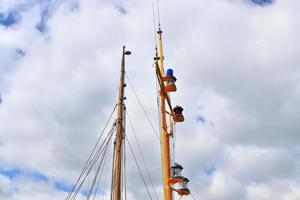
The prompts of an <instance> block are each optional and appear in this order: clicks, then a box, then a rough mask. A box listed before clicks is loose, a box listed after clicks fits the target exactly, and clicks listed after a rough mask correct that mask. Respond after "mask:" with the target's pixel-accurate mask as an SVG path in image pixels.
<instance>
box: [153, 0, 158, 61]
mask: <svg viewBox="0 0 300 200" xmlns="http://www.w3.org/2000/svg"><path fill="white" fill-rule="evenodd" d="M152 14H153V33H154V41H155V57H154V60H157V58H158V50H157V37H156V21H155V10H154V4H153V2H152Z"/></svg>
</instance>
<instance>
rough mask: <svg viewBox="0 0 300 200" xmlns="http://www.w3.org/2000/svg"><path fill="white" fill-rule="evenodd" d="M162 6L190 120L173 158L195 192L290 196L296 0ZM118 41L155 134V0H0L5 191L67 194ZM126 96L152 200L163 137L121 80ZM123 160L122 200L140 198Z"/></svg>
mask: <svg viewBox="0 0 300 200" xmlns="http://www.w3.org/2000/svg"><path fill="white" fill-rule="evenodd" d="M159 5H160V11H161V13H160V17H161V23H162V29H163V31H164V35H163V36H164V48H165V49H164V50H165V65H166V67H171V68H173V69H174V73H175V76H176V77H177V89H178V91H177V93H176V94H172V99H173V104H174V105H181V106H182V107H183V108H184V115H185V118H186V120H185V122H184V123H182V124H179V125H177V127H176V151H175V156H174V157H175V160H176V162H178V163H180V164H181V165H182V166H183V167H184V170H183V173H184V175H185V176H186V177H188V178H189V179H190V183H189V186H190V189H191V192H192V193H193V196H194V199H197V200H225V199H230V200H271V199H272V200H274V199H276V200H299V199H300V189H299V188H300V123H299V119H300V106H299V105H300V103H299V102H300V68H299V66H300V59H299V55H300V39H299V35H300V13H299V9H300V1H298V0H275V1H273V0H188V1H176V2H175V1H171V0H160V2H159ZM123 45H126V46H127V48H128V49H130V50H131V51H132V55H131V56H129V57H127V70H126V71H127V75H128V77H129V78H130V82H131V83H132V85H133V86H134V88H135V90H136V93H137V94H138V96H139V97H140V99H141V101H142V103H143V105H144V107H145V110H146V111H147V113H148V115H149V118H150V120H151V121H152V123H153V124H154V126H155V128H156V129H157V130H158V117H157V103H156V84H155V74H154V69H153V67H152V63H153V60H152V59H153V55H154V47H155V40H154V33H153V17H152V1H146V0H144V1H141V0H124V1H121V0H85V1H83V0H82V1H78V0H0V199H1V200H2V199H3V200H8V199H9V200H29V199H30V200H48V199H49V200H50V199H51V200H60V199H65V197H66V195H67V193H68V192H69V190H70V186H71V185H72V184H73V183H74V182H75V180H76V178H77V177H78V175H79V173H80V171H81V169H82V167H83V164H84V162H85V160H86V159H87V157H88V155H89V152H90V151H91V149H92V147H93V145H94V143H95V140H96V139H97V137H98V135H99V132H100V131H101V129H102V128H103V127H104V124H105V122H106V121H107V119H108V116H109V114H110V113H111V110H112V109H113V107H114V106H115V104H116V102H117V95H118V79H119V67H120V57H121V49H122V46H123ZM126 96H127V100H126V103H127V110H128V114H129V116H130V117H131V120H132V123H133V126H134V129H135V132H136V134H137V137H138V139H139V141H140V143H141V146H142V150H143V152H144V154H145V158H146V162H147V164H148V167H149V169H150V171H151V175H152V177H153V182H154V185H155V188H156V190H157V193H158V194H159V195H160V198H159V199H162V197H161V193H162V191H161V177H160V176H161V170H160V152H159V151H160V145H159V141H158V140H157V138H156V136H155V134H154V133H153V130H152V128H151V126H150V125H149V123H148V121H147V119H146V117H145V115H144V113H143V110H142V109H141V108H140V107H139V104H138V101H137V100H136V98H135V95H134V93H133V91H132V89H131V88H130V87H127V88H126ZM128 129H129V130H128V137H129V139H130V140H131V141H132V144H133V148H134V149H136V150H137V148H138V146H137V145H136V144H135V143H134V140H133V137H132V131H130V128H129V127H128ZM137 155H138V154H137ZM147 158H148V159H147ZM138 160H139V162H141V157H140V156H139V157H138ZM127 168H128V177H130V178H128V179H129V184H128V198H129V199H132V200H135V199H147V198H148V195H147V193H146V191H145V189H144V188H143V187H142V186H143V185H142V181H141V179H140V177H139V173H138V171H137V168H136V166H135V163H134V161H133V158H132V156H131V155H130V153H129V152H128V159H127ZM105 172H106V174H108V173H110V171H108V170H107V171H105ZM143 172H145V170H143ZM147 181H149V180H148V179H147ZM101 187H102V190H103V191H104V194H105V195H107V194H108V193H109V189H108V187H107V185H106V186H105V185H103V186H101ZM151 195H152V196H154V192H153V191H152V190H151ZM84 196H85V194H84V193H80V194H79V197H81V198H82V199H83V198H84ZM185 198H186V199H192V198H191V196H190V197H185ZM107 199H108V198H107ZM154 199H155V198H154Z"/></svg>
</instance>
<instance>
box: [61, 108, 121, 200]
mask: <svg viewBox="0 0 300 200" xmlns="http://www.w3.org/2000/svg"><path fill="white" fill-rule="evenodd" d="M116 107H117V105H115V107H114V108H113V110H112V112H111V114H110V116H109V118H108V120H107V122H106V124H105V126H104V128H103V130H102V132H101V134H100V136H99V138H98V139H97V142H96V144H95V146H94V148H93V150H92V152H91V153H90V155H89V157H88V159H87V161H86V162H85V165H84V167H83V169H82V171H81V173H80V175H79V177H78V179H77V181H76V183H75V184H74V186H73V188H72V190H71V192H70V193H69V194H68V196H67V197H66V198H65V200H69V199H70V198H71V195H72V194H73V192H74V190H75V189H76V187H77V185H78V183H79V181H80V179H81V178H82V176H83V174H84V173H85V171H86V168H87V167H88V165H89V164H90V162H91V157H92V155H93V154H94V152H95V150H96V147H97V145H98V143H99V142H100V139H101V138H102V136H103V134H104V132H105V130H106V128H107V125H108V123H109V122H110V120H111V118H112V116H113V113H114V112H115V110H116Z"/></svg>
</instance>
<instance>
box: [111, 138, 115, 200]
mask: <svg viewBox="0 0 300 200" xmlns="http://www.w3.org/2000/svg"><path fill="white" fill-rule="evenodd" d="M115 153H116V141H114V150H113V159H112V161H113V163H112V170H111V185H110V200H112V199H113V188H114V168H115Z"/></svg>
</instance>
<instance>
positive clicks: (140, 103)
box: [125, 73, 161, 142]
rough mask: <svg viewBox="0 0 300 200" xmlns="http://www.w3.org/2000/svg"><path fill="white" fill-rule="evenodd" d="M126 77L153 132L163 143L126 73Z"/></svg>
mask: <svg viewBox="0 0 300 200" xmlns="http://www.w3.org/2000/svg"><path fill="white" fill-rule="evenodd" d="M125 76H126V78H127V80H128V83H129V85H130V88H131V89H132V91H133V93H134V95H135V97H136V99H137V101H138V102H139V105H140V107H141V109H142V110H143V112H144V114H145V116H146V118H147V120H148V122H149V124H150V126H151V128H152V129H153V131H154V133H155V135H156V137H157V139H158V140H159V141H160V142H161V140H160V137H159V135H158V133H157V131H156V130H155V128H154V126H153V124H152V122H151V120H150V118H149V116H148V114H147V112H146V110H145V108H144V106H143V104H142V102H141V100H140V98H139V97H138V95H137V93H136V91H135V89H134V87H133V85H132V84H131V81H130V79H129V77H128V75H127V73H125Z"/></svg>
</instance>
